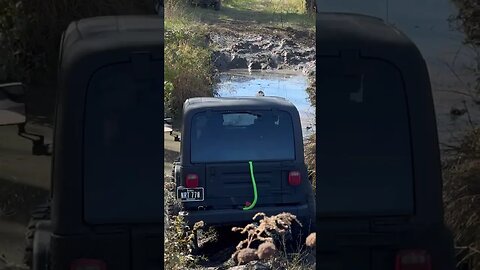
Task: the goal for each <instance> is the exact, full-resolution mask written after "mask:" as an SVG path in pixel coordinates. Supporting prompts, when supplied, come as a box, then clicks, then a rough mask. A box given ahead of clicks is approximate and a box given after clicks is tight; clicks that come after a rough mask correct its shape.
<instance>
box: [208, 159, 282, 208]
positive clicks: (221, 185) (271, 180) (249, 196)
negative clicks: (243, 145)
mask: <svg viewBox="0 0 480 270" xmlns="http://www.w3.org/2000/svg"><path fill="white" fill-rule="evenodd" d="M253 164H254V175H255V182H256V185H257V192H258V199H257V204H256V205H257V206H268V205H275V204H277V203H280V202H279V198H281V194H282V184H281V183H282V181H287V180H286V177H287V175H285V174H284V173H282V170H281V167H280V164H279V163H278V162H276V163H275V162H253ZM253 199H254V193H253V184H252V180H251V176H250V168H249V164H248V162H244V163H231V164H228V165H226V164H211V165H207V166H206V186H205V204H206V205H207V207H212V208H215V209H222V208H241V207H244V206H245V203H246V202H250V203H252V202H253Z"/></svg>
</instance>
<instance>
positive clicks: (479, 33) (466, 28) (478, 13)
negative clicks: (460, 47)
mask: <svg viewBox="0 0 480 270" xmlns="http://www.w3.org/2000/svg"><path fill="white" fill-rule="evenodd" d="M452 1H453V3H454V4H455V5H456V6H457V8H458V11H459V12H458V13H457V15H456V16H455V17H453V19H454V20H455V21H456V22H457V23H458V24H457V27H458V28H459V29H460V30H461V31H463V32H464V33H465V35H466V37H465V42H466V43H469V44H472V45H474V46H476V47H478V46H479V45H480V2H479V1H477V0H452Z"/></svg>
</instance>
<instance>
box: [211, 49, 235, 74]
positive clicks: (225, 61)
mask: <svg viewBox="0 0 480 270" xmlns="http://www.w3.org/2000/svg"><path fill="white" fill-rule="evenodd" d="M212 58H213V65H214V66H215V67H216V68H218V70H219V71H225V70H227V69H228V67H229V65H230V62H231V58H232V57H231V55H230V54H229V53H226V52H213V55H212Z"/></svg>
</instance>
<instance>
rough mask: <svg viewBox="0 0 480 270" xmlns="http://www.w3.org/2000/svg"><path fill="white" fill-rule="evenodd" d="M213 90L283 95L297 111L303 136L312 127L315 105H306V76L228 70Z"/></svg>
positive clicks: (230, 93)
mask: <svg viewBox="0 0 480 270" xmlns="http://www.w3.org/2000/svg"><path fill="white" fill-rule="evenodd" d="M219 79H220V82H219V83H218V84H217V93H218V95H219V96H221V97H232V96H255V95H256V94H257V92H258V91H260V90H261V91H263V92H264V93H265V96H277V97H283V98H285V99H287V100H289V101H290V102H292V103H293V105H295V107H297V110H298V111H299V113H300V119H301V122H302V131H303V135H304V137H306V136H308V135H310V134H312V133H313V132H314V131H315V108H314V107H312V106H311V105H310V101H309V100H308V94H307V92H306V91H305V90H306V89H307V87H308V78H307V77H306V76H305V75H304V74H303V73H301V72H293V71H251V72H249V71H248V70H229V71H227V72H224V73H221V74H220V77H219Z"/></svg>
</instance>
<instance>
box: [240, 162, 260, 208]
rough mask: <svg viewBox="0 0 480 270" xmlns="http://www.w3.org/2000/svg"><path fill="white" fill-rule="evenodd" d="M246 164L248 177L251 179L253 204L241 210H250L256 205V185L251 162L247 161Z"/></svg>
mask: <svg viewBox="0 0 480 270" xmlns="http://www.w3.org/2000/svg"><path fill="white" fill-rule="evenodd" d="M248 164H249V165H250V177H251V178H252V185H253V196H254V197H253V202H252V204H250V205H249V206H245V207H244V208H243V210H251V209H253V207H255V204H257V197H258V194H257V183H256V182H255V175H254V174H253V162H251V161H249V162H248Z"/></svg>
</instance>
